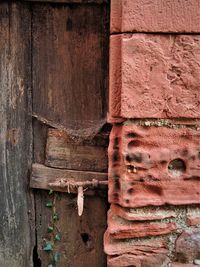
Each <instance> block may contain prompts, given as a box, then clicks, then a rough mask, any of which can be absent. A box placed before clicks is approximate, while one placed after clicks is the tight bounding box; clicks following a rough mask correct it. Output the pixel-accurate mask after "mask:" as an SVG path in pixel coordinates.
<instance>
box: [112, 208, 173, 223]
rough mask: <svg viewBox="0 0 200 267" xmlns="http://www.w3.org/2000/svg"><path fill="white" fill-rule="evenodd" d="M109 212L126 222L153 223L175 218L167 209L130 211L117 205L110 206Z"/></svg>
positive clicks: (170, 210)
mask: <svg viewBox="0 0 200 267" xmlns="http://www.w3.org/2000/svg"><path fill="white" fill-rule="evenodd" d="M110 210H111V211H112V213H113V214H115V215H117V216H119V217H121V218H123V219H125V220H128V221H137V222H139V221H153V220H162V219H169V218H175V217H176V213H175V211H173V210H172V209H169V208H166V207H164V208H161V207H158V208H157V209H155V208H153V207H147V208H139V209H131V208H123V207H121V206H119V205H115V204H112V205H111V207H110Z"/></svg>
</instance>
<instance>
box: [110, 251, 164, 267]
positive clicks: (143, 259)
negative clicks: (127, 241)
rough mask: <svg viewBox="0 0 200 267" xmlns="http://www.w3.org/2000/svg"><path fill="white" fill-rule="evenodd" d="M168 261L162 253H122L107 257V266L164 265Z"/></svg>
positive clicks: (153, 266) (152, 266)
mask: <svg viewBox="0 0 200 267" xmlns="http://www.w3.org/2000/svg"><path fill="white" fill-rule="evenodd" d="M168 263H169V258H168V257H167V256H166V255H164V254H153V255H149V256H135V255H132V254H123V255H120V256H115V257H108V267H162V266H163V267H164V266H167V264H168Z"/></svg>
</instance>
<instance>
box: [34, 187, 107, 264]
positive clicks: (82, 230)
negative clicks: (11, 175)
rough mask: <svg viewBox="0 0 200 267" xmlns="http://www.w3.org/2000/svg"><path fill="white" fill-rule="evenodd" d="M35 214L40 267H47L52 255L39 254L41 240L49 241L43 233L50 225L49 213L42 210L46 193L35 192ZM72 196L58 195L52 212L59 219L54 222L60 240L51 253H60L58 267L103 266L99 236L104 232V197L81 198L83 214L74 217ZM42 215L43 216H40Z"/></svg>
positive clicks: (74, 197)
mask: <svg viewBox="0 0 200 267" xmlns="http://www.w3.org/2000/svg"><path fill="white" fill-rule="evenodd" d="M36 199H37V201H36V214H37V216H36V217H37V222H36V224H37V234H38V253H39V257H40V259H41V260H42V266H48V264H49V262H51V260H52V254H51V253H50V254H49V253H47V252H45V251H43V247H44V244H45V240H46V241H47V242H48V241H51V240H52V235H51V234H48V233H47V226H48V224H49V222H51V210H50V209H48V208H46V207H45V204H46V203H47V201H49V200H50V199H51V198H50V197H49V195H48V193H45V192H42V191H40V192H37V193H36ZM76 200H77V197H76V196H75V195H68V194H62V195H61V199H60V200H57V201H56V211H57V213H58V214H59V217H60V220H59V221H58V222H57V223H56V225H57V228H58V229H59V230H60V232H61V235H62V239H61V242H57V243H56V244H55V247H54V251H58V252H59V253H60V261H59V263H58V266H59V267H65V266H70V267H77V266H81V267H94V266H95V267H105V266H106V256H105V254H104V251H103V234H104V232H105V229H106V212H107V205H106V198H105V199H104V198H100V197H97V196H85V198H84V211H83V215H82V216H81V217H79V216H78V210H77V206H76ZM44 215H45V216H44Z"/></svg>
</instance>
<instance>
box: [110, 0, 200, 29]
mask: <svg viewBox="0 0 200 267" xmlns="http://www.w3.org/2000/svg"><path fill="white" fill-rule="evenodd" d="M111 32H200V2H199V0H181V1H180V0H134V1H133V0H111Z"/></svg>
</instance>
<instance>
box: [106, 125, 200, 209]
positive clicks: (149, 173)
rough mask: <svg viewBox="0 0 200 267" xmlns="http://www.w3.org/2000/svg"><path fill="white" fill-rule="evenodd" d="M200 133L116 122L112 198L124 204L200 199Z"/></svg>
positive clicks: (111, 156) (111, 164) (112, 140)
mask: <svg viewBox="0 0 200 267" xmlns="http://www.w3.org/2000/svg"><path fill="white" fill-rule="evenodd" d="M199 149H200V132H199V131H196V130H192V129H189V128H177V129H170V128H166V127H155V126H152V127H146V126H139V125H134V124H131V125H121V126H114V127H113V130H112V133H111V136H110V145H109V201H110V202H111V203H116V204H120V205H121V206H123V207H143V206H149V205H154V206H159V205H164V204H173V205H183V204H197V203H200V175H199V169H200V163H199V162H200V150H199Z"/></svg>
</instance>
